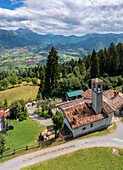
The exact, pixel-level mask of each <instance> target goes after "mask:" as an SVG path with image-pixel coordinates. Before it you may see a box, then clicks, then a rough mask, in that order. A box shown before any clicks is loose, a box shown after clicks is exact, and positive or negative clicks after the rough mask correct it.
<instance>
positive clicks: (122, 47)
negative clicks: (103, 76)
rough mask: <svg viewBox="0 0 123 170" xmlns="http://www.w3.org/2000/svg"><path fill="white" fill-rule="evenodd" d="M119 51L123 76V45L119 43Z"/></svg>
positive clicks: (120, 72)
mask: <svg viewBox="0 0 123 170" xmlns="http://www.w3.org/2000/svg"><path fill="white" fill-rule="evenodd" d="M117 51H118V55H119V69H118V71H119V74H121V75H123V44H122V43H119V44H118V45H117Z"/></svg>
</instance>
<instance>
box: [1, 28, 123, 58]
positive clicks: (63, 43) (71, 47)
mask: <svg viewBox="0 0 123 170" xmlns="http://www.w3.org/2000/svg"><path fill="white" fill-rule="evenodd" d="M111 42H114V44H116V45H117V44H118V43H119V42H122V43H123V34H112V33H109V34H97V33H93V34H86V35H84V36H75V35H71V36H64V35H54V34H46V35H41V34H38V33H35V32H33V31H31V30H29V29H22V28H20V29H18V30H15V31H13V30H0V50H1V49H11V48H15V47H24V46H30V45H40V46H42V47H43V49H45V50H50V49H51V47H52V46H55V48H56V50H65V51H68V52H70V51H71V52H73V51H74V52H79V53H80V51H81V57H83V56H84V55H86V54H89V53H91V52H92V50H93V49H95V50H96V51H99V49H103V48H104V47H108V46H109V44H110V43H111Z"/></svg>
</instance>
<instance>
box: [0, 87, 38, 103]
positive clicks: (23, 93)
mask: <svg viewBox="0 0 123 170" xmlns="http://www.w3.org/2000/svg"><path fill="white" fill-rule="evenodd" d="M38 89H39V87H38V86H21V87H16V88H13V89H8V90H5V91H0V102H2V103H4V100H5V99H7V101H8V104H9V105H10V104H11V103H12V102H13V101H15V100H19V99H24V100H29V98H31V99H35V98H36V96H37V92H38Z"/></svg>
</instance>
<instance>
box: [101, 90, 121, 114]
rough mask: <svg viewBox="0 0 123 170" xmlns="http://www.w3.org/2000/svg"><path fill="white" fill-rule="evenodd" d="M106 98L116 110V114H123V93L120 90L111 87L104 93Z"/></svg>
mask: <svg viewBox="0 0 123 170" xmlns="http://www.w3.org/2000/svg"><path fill="white" fill-rule="evenodd" d="M104 96H105V98H106V100H108V101H109V102H110V104H111V105H112V107H113V108H114V110H115V114H116V115H123V94H122V93H120V92H119V90H118V91H115V90H112V89H109V90H107V91H106V92H105V93H104Z"/></svg>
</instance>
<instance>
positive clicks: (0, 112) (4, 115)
mask: <svg viewBox="0 0 123 170" xmlns="http://www.w3.org/2000/svg"><path fill="white" fill-rule="evenodd" d="M3 117H6V112H5V111H4V110H1V111H0V119H2V118H3Z"/></svg>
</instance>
